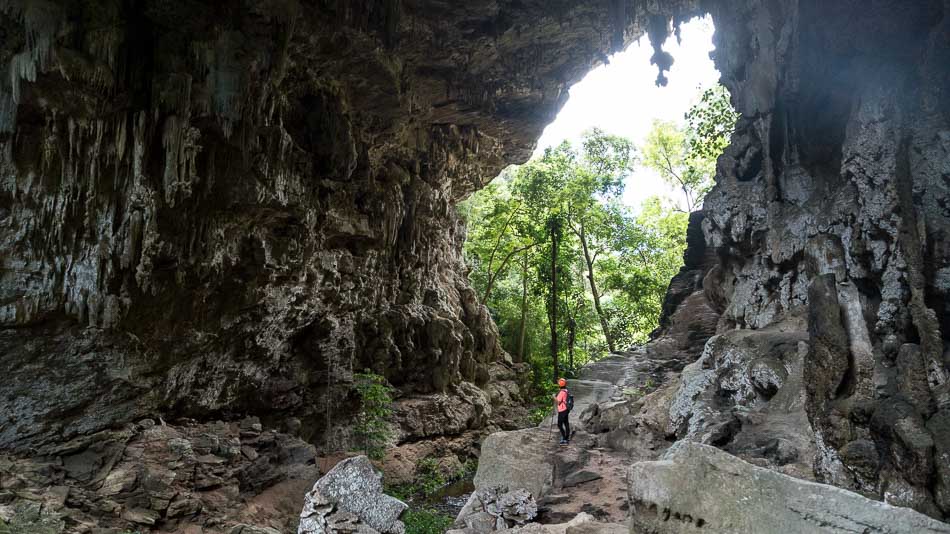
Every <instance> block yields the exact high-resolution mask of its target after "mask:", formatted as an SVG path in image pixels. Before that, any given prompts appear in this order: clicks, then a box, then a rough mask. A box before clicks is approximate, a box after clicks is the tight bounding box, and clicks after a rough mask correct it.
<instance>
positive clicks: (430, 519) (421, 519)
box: [399, 508, 455, 534]
mask: <svg viewBox="0 0 950 534" xmlns="http://www.w3.org/2000/svg"><path fill="white" fill-rule="evenodd" d="M399 519H400V520H401V521H402V522H403V523H404V524H405V525H406V534H442V533H443V532H445V531H446V530H448V529H449V528H451V526H452V523H453V522H454V521H455V519H454V518H453V517H451V516H448V515H446V514H442V513H439V512H438V511H436V510H433V509H429V508H422V509H416V510H414V509H409V510H406V511H405V512H404V513H403V514H402V517H400V518H399Z"/></svg>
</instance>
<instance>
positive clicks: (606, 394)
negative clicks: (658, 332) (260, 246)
mask: <svg viewBox="0 0 950 534" xmlns="http://www.w3.org/2000/svg"><path fill="white" fill-rule="evenodd" d="M661 367H662V365H658V362H652V361H650V360H648V359H647V357H646V355H645V353H644V352H642V351H634V352H629V353H625V354H614V355H611V356H610V357H608V358H605V359H603V360H600V361H598V362H594V363H592V364H590V365H588V366H586V367H584V368H583V369H582V370H581V372H580V373H579V374H580V378H578V379H574V380H570V381H569V382H568V388H569V389H570V390H571V393H572V394H573V395H574V410H573V411H572V412H571V427H572V430H573V431H574V432H575V435H574V439H573V440H572V441H571V443H570V444H569V445H566V446H561V445H558V444H557V441H558V437H559V435H558V432H557V427H556V425H554V424H553V423H554V416H553V415H552V416H551V417H548V418H547V419H545V420H544V421H543V422H542V423H541V424H540V425H539V426H538V428H537V429H535V431H534V432H536V433H537V434H536V436H535V439H538V440H540V442H539V443H538V446H539V447H541V448H543V449H544V451H539V452H541V453H542V454H544V453H545V452H546V454H549V455H551V457H552V458H553V460H554V480H553V485H552V488H551V489H550V491H549V492H548V493H547V494H546V495H545V496H543V497H542V498H541V499H540V501H539V505H540V510H541V515H540V518H539V519H540V520H541V521H542V522H543V523H562V522H565V521H568V520H570V519H571V518H572V517H574V516H576V515H577V514H579V513H581V512H586V513H589V514H591V515H593V516H594V517H596V518H597V519H599V520H601V521H605V522H613V523H617V522H623V521H625V520H626V519H627V514H628V510H629V506H628V504H627V480H626V470H627V467H629V465H630V457H629V455H627V454H625V453H622V452H617V451H613V450H610V449H608V448H605V447H601V446H599V445H598V443H597V439H596V437H595V436H592V435H590V434H588V433H587V431H586V429H585V428H584V425H583V423H582V421H581V414H583V413H584V411H585V410H586V409H587V408H589V407H590V406H591V405H593V404H598V403H606V402H610V401H615V400H621V399H623V396H624V390H625V389H627V388H643V387H645V385H646V384H648V383H651V382H653V381H655V380H657V377H656V376H655V372H656V370H657V369H658V368H661Z"/></svg>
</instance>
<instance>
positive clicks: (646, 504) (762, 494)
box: [628, 441, 950, 534]
mask: <svg viewBox="0 0 950 534" xmlns="http://www.w3.org/2000/svg"><path fill="white" fill-rule="evenodd" d="M628 483H629V497H630V502H631V503H632V504H633V507H634V513H633V525H632V528H633V531H634V532H639V531H640V530H642V531H645V532H652V533H656V534H667V533H669V534H673V533H676V534H680V533H690V532H696V533H700V532H702V533H706V534H709V533H718V532H722V533H726V532H729V533H733V532H783V533H787V534H795V533H802V534H805V533H814V532H842V533H844V532H882V533H883V532H886V533H890V534H900V533H907V534H910V533H915V534H922V533H937V532H940V533H950V525H947V524H945V523H941V522H939V521H936V520H934V519H931V518H929V517H927V516H925V515H923V514H920V513H918V512H915V511H913V510H910V509H907V508H899V507H895V506H891V505H888V504H885V503H882V502H878V501H873V500H871V499H868V498H866V497H863V496H861V495H858V494H857V493H853V492H850V491H847V490H844V489H840V488H836V487H834V486H827V485H823V484H817V483H814V482H808V481H804V480H799V479H796V478H793V477H789V476H786V475H783V474H780V473H776V472H774V471H770V470H768V469H763V468H759V467H755V466H753V465H751V464H749V463H747V462H744V461H742V460H740V459H739V458H737V457H735V456H732V455H730V454H728V453H725V452H723V451H721V450H719V449H716V448H714V447H710V446H706V445H701V444H697V443H691V442H687V441H681V442H679V443H677V444H676V445H674V446H673V447H671V448H670V450H669V451H667V453H666V454H665V455H664V456H663V458H662V459H661V460H660V461H655V462H639V463H636V464H634V465H633V466H632V467H631V468H630V470H629V472H628ZM638 529H639V530H638Z"/></svg>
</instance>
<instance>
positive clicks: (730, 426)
mask: <svg viewBox="0 0 950 534" xmlns="http://www.w3.org/2000/svg"><path fill="white" fill-rule="evenodd" d="M710 11H711V13H712V14H713V17H714V19H715V21H716V26H717V34H716V44H717V51H716V52H715V60H716V64H717V66H718V67H719V69H720V71H721V72H722V81H723V83H724V84H725V85H726V86H727V87H728V88H729V89H730V91H731V93H732V95H733V102H734V104H735V106H736V108H737V110H738V111H739V112H740V113H742V119H741V120H740V122H739V124H738V127H737V131H736V133H735V135H734V136H733V139H732V144H731V146H730V147H729V148H728V149H727V151H726V153H725V155H724V156H723V157H722V158H721V159H720V160H719V165H718V176H717V185H716V187H715V188H714V189H713V191H712V192H711V193H710V194H709V195H708V197H707V198H706V201H705V205H704V209H703V211H704V215H705V216H704V218H703V222H702V224H703V230H704V233H705V237H706V246H707V247H711V248H715V250H716V254H717V256H718V262H717V264H716V265H715V266H714V267H712V268H710V269H709V270H707V271H706V275H705V276H704V277H703V280H702V291H703V293H704V295H705V296H706V297H707V303H709V304H710V305H712V306H713V307H714V308H716V309H717V311H719V312H721V316H720V318H719V321H718V327H717V333H718V335H717V336H715V337H713V338H712V339H710V341H709V342H708V343H707V344H706V348H705V351H704V353H703V356H702V359H701V360H700V361H698V362H697V363H695V364H693V365H692V366H690V367H687V370H686V371H684V375H683V379H682V387H681V388H680V391H679V397H678V398H677V399H676V401H675V402H674V412H675V413H671V417H672V420H673V423H674V425H675V426H676V427H677V428H678V432H677V435H678V436H679V437H683V438H688V439H695V440H697V441H702V442H705V443H713V444H715V445H717V446H720V447H722V448H724V449H726V450H730V451H732V452H735V453H737V454H741V455H743V456H744V457H747V458H748V457H751V458H753V459H757V460H756V461H757V462H759V463H763V464H765V465H769V466H771V467H773V468H776V469H779V470H783V471H786V472H789V473H793V474H795V475H796V476H802V477H805V478H808V477H810V476H812V475H814V476H815V477H817V479H818V480H820V481H823V482H827V483H832V484H835V485H839V486H843V487H846V488H850V489H854V490H857V491H861V492H863V493H865V494H866V495H869V496H872V497H874V498H878V499H884V500H886V501H887V502H889V503H892V504H898V505H902V506H912V507H914V508H916V509H918V510H920V511H922V512H925V513H927V514H930V515H932V516H935V517H938V518H945V517H947V514H948V513H950V500H948V495H950V493H948V492H947V489H946V488H947V487H948V486H947V483H948V479H947V478H946V477H947V475H946V473H948V472H950V468H948V467H950V464H948V463H947V457H946V456H945V451H944V450H943V449H945V448H946V447H945V445H944V444H943V442H944V441H945V432H944V426H945V425H944V424H943V421H944V420H945V419H946V415H947V413H948V412H947V410H948V409H950V390H948V388H950V385H948V384H947V364H948V360H947V357H948V355H950V353H948V352H947V350H946V349H947V340H948V336H947V333H946V332H947V328H948V326H950V324H948V321H950V315H948V308H947V302H948V300H947V292H948V291H950V285H948V282H947V278H946V276H945V273H946V272H947V267H948V265H950V253H948V249H947V247H946V245H945V243H946V242H947V234H948V231H950V212H948V211H947V210H946V209H945V206H946V205H947V202H948V199H950V191H948V182H947V177H948V176H950V175H948V171H950V167H948V162H950V157H948V156H950V143H948V139H950V138H948V132H950V105H948V100H947V96H948V95H950V69H948V68H947V65H948V62H947V59H948V57H950V18H948V16H950V4H948V3H947V2H943V1H923V2H913V3H906V2H888V1H884V2H874V3H872V4H868V3H863V2H852V1H844V2H833V3H828V2H817V1H811V0H800V1H794V2H772V1H750V2H744V3H742V5H741V6H740V5H738V4H737V3H734V2H733V3H729V2H724V3H722V4H718V5H713V4H711V5H710ZM803 318H804V320H802V319H803ZM796 325H797V326H796ZM737 329H739V330H737ZM746 329H754V330H757V331H758V333H756V334H753V335H751V336H750V334H745V333H743V332H744V331H745V330H746ZM740 339H744V340H746V341H742V342H739V340H740ZM783 339H787V340H788V341H789V343H786V344H785V345H783V343H785V342H784V341H783ZM752 340H755V341H754V344H755V345H754V346H757V347H758V348H757V349H755V350H752V351H749V349H748V346H745V347H744V346H743V344H744V343H748V342H750V341H752ZM770 347H771V348H770ZM783 347H784V348H783ZM801 401H803V405H802V402H801ZM803 412H804V414H803ZM803 415H807V420H806V418H805V417H803ZM804 468H808V469H807V470H806V469H804Z"/></svg>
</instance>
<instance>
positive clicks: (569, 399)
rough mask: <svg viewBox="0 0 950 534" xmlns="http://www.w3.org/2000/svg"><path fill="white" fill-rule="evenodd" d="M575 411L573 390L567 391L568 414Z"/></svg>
mask: <svg viewBox="0 0 950 534" xmlns="http://www.w3.org/2000/svg"><path fill="white" fill-rule="evenodd" d="M573 409H574V395H571V390H569V389H568V390H567V413H571V410H573Z"/></svg>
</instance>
